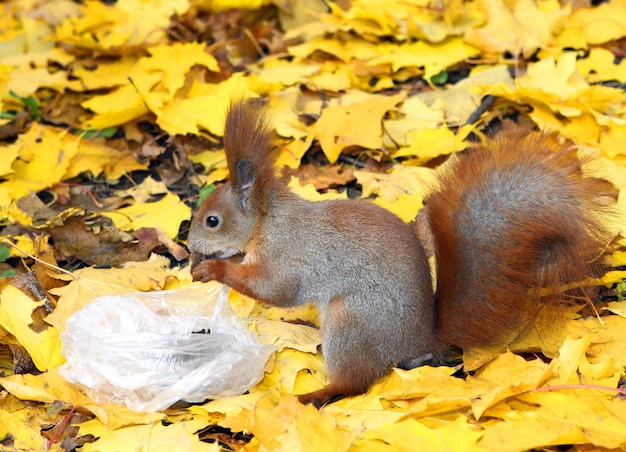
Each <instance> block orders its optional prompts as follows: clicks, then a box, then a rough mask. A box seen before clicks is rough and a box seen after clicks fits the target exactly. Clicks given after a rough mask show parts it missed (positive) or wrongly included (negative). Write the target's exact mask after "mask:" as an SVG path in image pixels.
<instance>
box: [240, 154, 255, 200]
mask: <svg viewBox="0 0 626 452" xmlns="http://www.w3.org/2000/svg"><path fill="white" fill-rule="evenodd" d="M256 179H257V172H256V169H255V168H254V165H253V164H252V162H251V161H250V160H247V159H241V160H239V161H238V162H237V187H238V188H239V190H240V191H241V192H240V196H241V199H240V202H241V207H243V209H244V210H250V195H251V193H252V187H253V186H254V182H255V181H256Z"/></svg>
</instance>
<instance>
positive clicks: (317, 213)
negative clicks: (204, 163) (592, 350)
mask: <svg viewBox="0 0 626 452" xmlns="http://www.w3.org/2000/svg"><path fill="white" fill-rule="evenodd" d="M271 138H272V130H271V128H270V125H269V121H268V119H267V117H266V115H265V112H264V107H263V103H262V101H261V100H259V99H240V100H236V101H233V102H232V103H231V106H230V109H229V111H228V113H227V116H226V122H225V129H224V148H225V152H226V159H227V163H228V170H229V173H230V180H229V182H226V183H224V184H222V185H220V186H219V187H218V188H217V189H215V190H214V191H213V193H211V194H210V195H209V196H208V197H207V198H206V199H205V200H204V201H203V202H202V204H201V206H200V207H199V208H198V210H197V212H196V213H195V214H194V216H193V219H192V222H191V226H190V230H189V235H188V241H187V245H188V248H189V250H190V252H191V257H190V261H191V274H192V277H193V279H194V280H196V281H210V280H217V281H220V282H222V283H224V284H226V285H228V286H230V287H232V288H233V289H235V290H237V291H238V292H240V293H242V294H244V295H247V296H250V297H252V298H255V299H257V300H259V301H261V302H264V303H267V304H270V305H273V306H281V307H290V306H297V305H301V304H305V303H308V302H313V303H315V304H316V305H317V307H318V308H319V311H320V317H321V331H322V336H323V339H322V354H323V356H324V359H325V363H326V367H327V369H328V373H329V377H330V383H329V385H328V386H326V387H325V388H323V389H320V390H318V391H314V392H311V393H308V394H302V395H299V396H298V398H299V400H300V401H301V402H302V403H311V404H313V405H315V406H316V407H318V408H319V407H320V406H322V405H323V404H325V403H327V402H329V401H333V400H336V399H338V398H340V397H345V396H351V395H356V394H360V393H363V392H365V391H367V389H368V388H369V387H370V386H371V385H372V384H373V383H375V382H376V381H377V380H379V379H380V378H381V377H383V376H385V375H386V374H387V373H388V372H389V370H390V369H391V368H392V367H393V366H397V367H403V366H408V365H413V366H414V364H415V363H416V362H417V363H423V362H426V361H428V362H431V363H434V364H440V363H444V362H446V361H445V360H446V358H447V357H448V356H449V354H450V352H451V350H454V349H455V348H464V347H468V346H472V345H487V344H492V343H494V342H496V341H499V340H502V338H503V337H507V335H510V333H511V332H516V331H518V332H519V330H520V329H523V328H524V325H525V324H527V323H528V322H531V321H532V319H533V316H534V313H535V311H536V310H537V309H538V308H539V307H541V306H542V305H544V304H545V303H549V302H551V301H555V300H556V301H559V300H565V299H566V298H567V297H568V294H567V293H561V292H559V291H558V288H560V287H562V286H564V285H566V284H570V283H574V282H577V281H582V280H584V279H585V278H588V277H590V276H594V275H598V274H599V271H600V270H601V269H602V264H601V259H600V257H602V256H603V254H605V251H606V249H607V244H608V242H609V241H610V239H609V233H608V231H606V230H605V228H604V227H603V226H602V224H603V223H602V221H601V215H602V214H603V209H604V208H605V206H607V207H608V206H609V205H610V202H611V199H613V198H614V195H615V193H614V191H613V189H612V185H611V184H610V183H609V182H606V181H604V180H601V179H597V178H593V177H585V176H584V175H583V170H582V164H581V161H580V160H579V158H578V157H577V147H576V146H575V145H574V144H573V143H571V142H569V143H568V142H562V140H561V139H560V138H559V137H558V136H557V135H554V134H544V133H541V132H525V133H521V132H517V133H513V134H508V135H507V134H505V135H503V136H501V137H496V139H494V140H491V141H488V142H487V143H486V144H484V145H475V146H473V147H471V149H469V151H467V152H466V153H465V155H462V156H460V157H459V158H458V160H457V162H456V163H455V164H454V165H451V167H450V168H448V170H447V172H445V174H444V175H443V176H442V177H441V178H440V180H439V184H438V188H436V189H434V190H433V192H432V193H431V194H430V195H428V196H427V197H426V198H425V202H424V204H425V206H424V207H423V208H422V209H421V210H420V214H419V215H418V218H417V220H416V221H414V222H412V223H409V224H407V223H405V222H404V221H402V220H401V219H400V218H399V217H397V216H396V215H394V214H393V213H391V212H389V211H388V210H386V209H384V208H382V207H379V206H376V205H374V204H373V203H371V202H369V201H367V200H327V201H320V202H310V201H306V200H304V199H302V198H300V197H299V196H297V195H296V194H294V193H292V192H291V191H290V190H289V189H288V188H287V186H286V185H285V184H284V183H283V182H282V181H281V180H279V178H277V177H276V175H275V170H274V161H275V158H274V157H273V156H272V151H273V148H272V146H271ZM426 242H431V243H432V247H433V248H434V254H435V261H436V264H435V268H436V276H437V283H436V288H435V289H433V283H432V276H431V270H430V266H429V261H428V257H427V252H426V249H425V243H426ZM579 290H584V289H579Z"/></svg>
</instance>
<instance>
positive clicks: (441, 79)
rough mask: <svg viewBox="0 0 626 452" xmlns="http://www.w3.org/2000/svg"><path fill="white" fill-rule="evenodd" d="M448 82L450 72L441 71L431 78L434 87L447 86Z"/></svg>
mask: <svg viewBox="0 0 626 452" xmlns="http://www.w3.org/2000/svg"><path fill="white" fill-rule="evenodd" d="M447 81H448V71H441V72H440V73H438V74H435V75H433V76H432V77H431V78H430V82H431V83H432V84H433V85H445V84H446V83H447Z"/></svg>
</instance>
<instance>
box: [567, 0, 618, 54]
mask: <svg viewBox="0 0 626 452" xmlns="http://www.w3.org/2000/svg"><path fill="white" fill-rule="evenodd" d="M572 20H573V22H574V23H576V24H578V25H579V26H580V28H581V31H582V33H583V35H584V37H585V39H586V40H587V42H588V43H589V44H602V43H605V42H609V41H612V40H617V39H620V38H622V37H623V36H625V35H626V4H624V2H623V1H621V0H613V1H610V2H606V3H602V4H599V5H597V6H594V7H590V8H579V9H577V10H576V11H574V12H573V13H572Z"/></svg>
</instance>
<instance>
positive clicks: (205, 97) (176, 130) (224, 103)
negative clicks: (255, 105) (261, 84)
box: [154, 73, 254, 136]
mask: <svg viewBox="0 0 626 452" xmlns="http://www.w3.org/2000/svg"><path fill="white" fill-rule="evenodd" d="M243 97H254V93H253V92H251V91H250V89H249V88H248V82H247V79H246V78H245V77H244V76H243V74H242V73H235V74H233V75H232V76H231V77H230V78H229V79H228V80H226V81H224V82H221V83H216V84H211V83H194V84H193V86H192V88H191V89H190V91H189V93H188V94H187V97H186V98H184V99H182V98H174V99H173V100H172V101H171V102H169V103H167V104H165V105H163V107H162V108H158V109H155V110H154V112H155V113H156V114H157V124H159V126H161V128H162V129H163V130H165V131H166V132H168V133H170V134H181V135H184V134H187V133H193V134H197V133H199V129H198V126H200V127H202V128H204V129H206V130H208V131H209V132H211V133H212V134H213V135H216V136H222V135H223V134H224V122H225V119H226V111H227V110H228V107H229V106H230V103H231V101H232V100H233V99H237V98H243Z"/></svg>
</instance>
